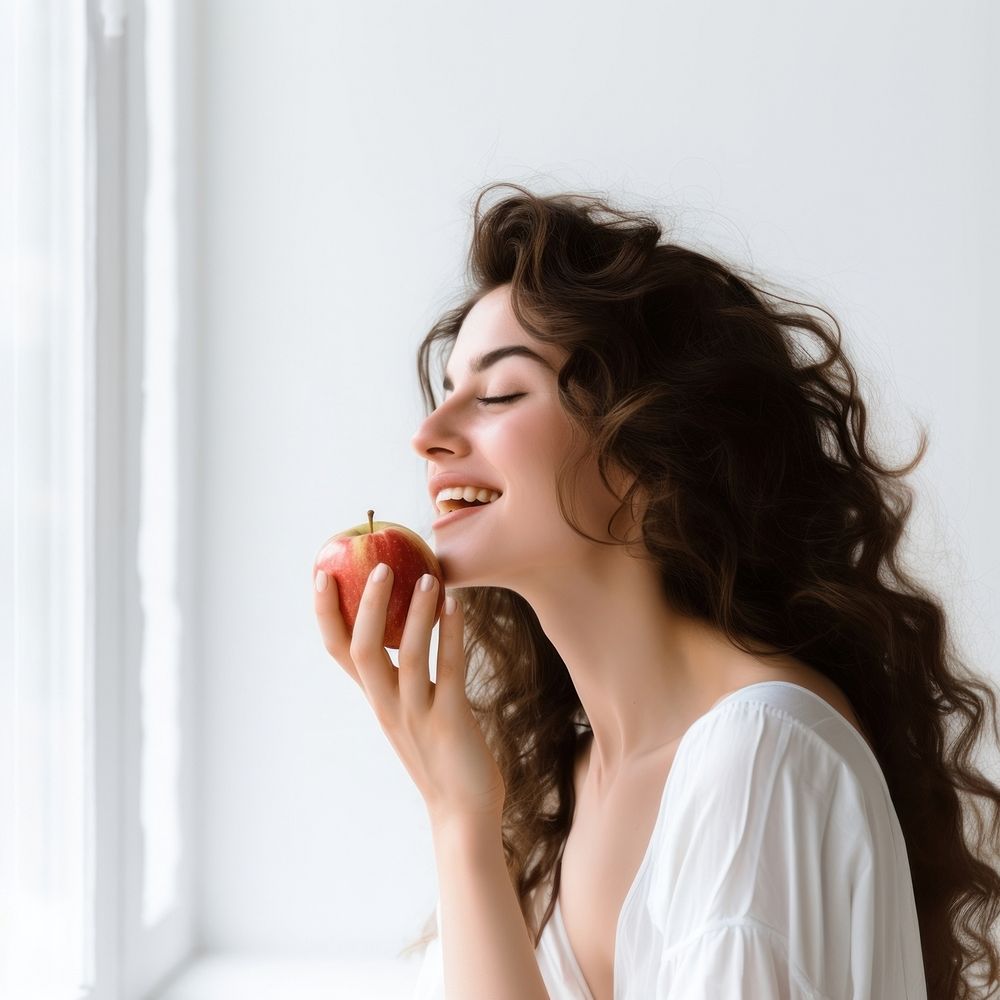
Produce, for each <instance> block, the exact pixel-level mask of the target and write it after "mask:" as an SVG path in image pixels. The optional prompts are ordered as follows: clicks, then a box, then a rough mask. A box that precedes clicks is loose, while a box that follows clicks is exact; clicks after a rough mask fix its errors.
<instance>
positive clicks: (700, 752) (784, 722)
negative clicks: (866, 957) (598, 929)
mask: <svg viewBox="0 0 1000 1000" xmlns="http://www.w3.org/2000/svg"><path fill="white" fill-rule="evenodd" d="M810 721H813V722H815V723H816V725H810ZM820 721H821V720H808V719H803V718H800V717H798V715H797V714H793V713H792V712H790V711H789V710H788V709H787V707H782V706H781V705H778V704H774V703H772V702H770V701H768V700H761V699H760V698H758V697H756V696H754V697H747V698H742V697H741V698H738V699H733V700H730V701H727V702H726V703H725V704H722V705H719V706H718V707H717V708H715V709H713V710H712V711H711V712H709V713H708V714H707V715H705V716H703V717H702V718H701V719H699V720H698V721H697V722H696V723H695V724H694V725H693V726H692V727H691V730H690V731H689V732H688V733H687V734H685V738H684V740H682V742H681V745H680V747H679V748H678V751H677V756H676V758H675V760H674V763H673V767H672V769H671V773H670V774H669V775H668V778H667V783H666V786H665V789H664V801H663V803H662V806H663V816H662V817H661V819H662V820H663V823H662V826H661V829H660V834H661V836H662V841H661V843H660V845H658V846H659V850H658V852H657V857H658V859H659V860H660V861H661V862H662V864H663V866H664V868H665V869H670V868H673V869H674V876H675V877H677V878H678V879H683V878H684V877H686V876H690V875H692V874H695V877H696V878H698V877H703V876H704V874H705V873H704V872H701V873H699V869H701V868H703V867H706V866H707V867H708V868H710V869H714V870H715V871H716V872H720V871H726V872H727V873H728V874H727V877H728V878H729V880H730V882H731V883H732V884H733V885H737V884H738V883H741V882H746V883H747V884H751V883H757V882H758V881H759V880H760V879H761V878H768V877H773V878H779V877H780V880H781V881H782V882H784V883H788V882H789V881H790V880H791V881H794V880H796V877H797V873H796V871H795V870H794V869H795V868H796V866H798V865H800V864H802V863H806V864H809V865H813V867H814V869H815V870H814V874H818V872H819V871H821V870H822V871H826V872H830V871H834V870H837V871H841V872H843V873H844V875H845V876H848V875H849V874H850V873H851V872H855V873H860V872H862V871H863V870H865V868H866V867H869V866H870V865H871V862H872V835H871V831H870V830H869V819H870V817H871V815H872V813H873V809H872V807H871V805H870V803H871V802H872V801H873V800H872V788H873V785H872V782H873V781H874V780H875V776H874V775H873V774H872V773H871V771H870V769H871V768H872V767H874V766H877V765H874V763H873V762H869V763H868V765H867V766H868V768H869V771H868V772H867V773H865V772H864V771H863V768H864V767H865V761H864V760H863V759H862V758H861V756H860V753H861V752H863V750H864V748H863V747H862V746H861V744H860V741H858V740H857V736H856V734H851V733H846V731H844V732H845V733H846V735H847V736H850V737H851V740H853V741H854V745H853V747H852V745H851V743H850V742H849V741H845V740H843V739H842V736H841V734H839V733H838V734H836V735H837V737H839V738H840V741H839V742H838V738H833V737H830V738H826V737H825V736H824V735H823V732H822V726H821V725H820V724H819V722H820ZM859 768H861V769H862V773H859ZM819 853H822V855H823V857H822V858H820V857H818V856H816V855H818V854H819ZM809 855H813V856H812V857H810V856H809Z"/></svg>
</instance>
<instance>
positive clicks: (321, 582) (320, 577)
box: [316, 570, 326, 590]
mask: <svg viewBox="0 0 1000 1000" xmlns="http://www.w3.org/2000/svg"><path fill="white" fill-rule="evenodd" d="M316 589H317V590H326V573H324V572H323V570H317V572H316Z"/></svg>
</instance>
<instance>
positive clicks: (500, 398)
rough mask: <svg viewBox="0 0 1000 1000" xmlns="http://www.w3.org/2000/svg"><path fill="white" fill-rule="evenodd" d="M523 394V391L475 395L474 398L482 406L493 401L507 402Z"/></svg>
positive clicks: (488, 404)
mask: <svg viewBox="0 0 1000 1000" xmlns="http://www.w3.org/2000/svg"><path fill="white" fill-rule="evenodd" d="M523 395H524V393H523V392H515V393H514V394H513V395H511V396H476V399H477V400H479V402H480V403H482V404H483V405H484V406H490V405H492V404H493V403H509V402H511V401H512V400H515V399H519V398H520V397H521V396H523Z"/></svg>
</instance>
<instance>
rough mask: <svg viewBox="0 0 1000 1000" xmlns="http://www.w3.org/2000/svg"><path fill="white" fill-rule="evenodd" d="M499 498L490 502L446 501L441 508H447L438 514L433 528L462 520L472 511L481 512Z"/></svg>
mask: <svg viewBox="0 0 1000 1000" xmlns="http://www.w3.org/2000/svg"><path fill="white" fill-rule="evenodd" d="M499 499H500V498H499V497H497V499H496V500H493V501H492V502H490V501H485V502H484V501H479V500H446V501H444V502H443V506H445V507H446V508H447V510H445V511H444V512H442V513H441V514H440V516H439V517H438V519H437V520H436V521H435V522H434V526H435V527H437V526H438V525H441V524H444V523H447V522H450V521H453V520H456V519H458V518H462V517H464V516H466V515H467V514H470V513H472V511H474V510H482V509H483V508H485V507H492V506H493V504H495V503H497V502H498V501H499Z"/></svg>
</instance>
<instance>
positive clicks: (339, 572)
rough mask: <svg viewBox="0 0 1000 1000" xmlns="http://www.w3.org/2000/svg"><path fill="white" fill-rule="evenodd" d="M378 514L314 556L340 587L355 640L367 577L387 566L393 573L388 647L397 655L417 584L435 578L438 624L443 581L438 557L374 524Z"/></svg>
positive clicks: (395, 527)
mask: <svg viewBox="0 0 1000 1000" xmlns="http://www.w3.org/2000/svg"><path fill="white" fill-rule="evenodd" d="M374 518H375V511H373V510H370V511H368V523H367V524H358V525H355V526H354V527H353V528H348V529H347V530H346V531H341V532H338V533H337V534H336V535H331V536H330V537H329V538H328V539H327V540H326V542H325V543H324V544H323V547H322V548H321V549H320V551H319V554H318V555H317V556H316V567H315V568H316V570H320V569H322V570H325V571H326V573H327V575H328V576H332V577H333V578H334V579H335V580H336V581H337V598H338V601H339V603H340V613H341V615H342V616H343V618H344V621H345V622H346V623H347V630H348V632H349V633H350V634H351V635H353V634H354V623H355V621H356V620H357V617H358V607H359V606H360V604H361V595H362V593H363V592H364V589H365V584H366V583H367V582H368V574H369V573H371V571H372V570H373V569H374V568H375V567H376V566H377V565H378V564H379V563H380V562H384V563H387V564H388V565H389V568H390V569H391V570H392V591H391V592H390V594H389V605H388V607H387V608H386V615H385V635H384V637H383V639H384V645H385V646H386V648H387V649H399V644H400V642H401V641H402V638H403V625H404V624H405V623H406V612H407V611H408V610H409V607H410V600H411V598H412V597H413V588H414V587H415V586H416V585H417V580H419V579H420V577H422V576H423V575H424V573H430V574H431V575H432V576H436V577H437V581H438V593H437V606H436V607H435V609H434V622H435V623H436V622H437V621H438V619H439V618H440V617H441V609H442V607H443V606H444V596H445V595H444V577H443V575H442V573H441V565H440V563H438V561H437V556H435V555H434V553H433V552H432V551H431V549H430V546H429V545H428V544H427V543H426V542H425V541H424V540H423V539H422V538H421V537H420V536H419V535H418V534H417V533H416V532H415V531H411V530H410V529H409V528H407V527H405V526H404V525H402V524H395V523H394V522H392V521H376V520H374ZM314 575H315V570H314Z"/></svg>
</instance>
